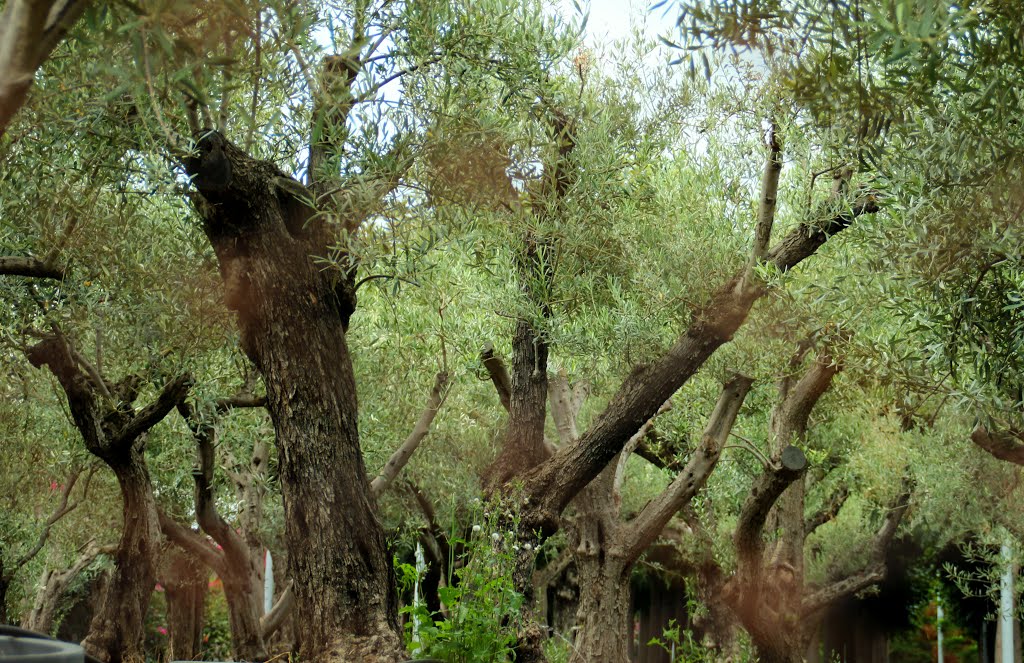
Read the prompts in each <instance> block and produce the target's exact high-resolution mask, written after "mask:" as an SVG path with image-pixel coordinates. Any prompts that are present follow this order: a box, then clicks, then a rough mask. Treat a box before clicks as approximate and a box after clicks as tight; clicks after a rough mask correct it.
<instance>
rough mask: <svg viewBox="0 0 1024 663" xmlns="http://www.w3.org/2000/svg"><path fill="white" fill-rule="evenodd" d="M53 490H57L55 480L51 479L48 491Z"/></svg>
mask: <svg viewBox="0 0 1024 663" xmlns="http://www.w3.org/2000/svg"><path fill="white" fill-rule="evenodd" d="M55 490H57V482H56V481H51V482H50V492H51V493H52V492H53V491H55Z"/></svg>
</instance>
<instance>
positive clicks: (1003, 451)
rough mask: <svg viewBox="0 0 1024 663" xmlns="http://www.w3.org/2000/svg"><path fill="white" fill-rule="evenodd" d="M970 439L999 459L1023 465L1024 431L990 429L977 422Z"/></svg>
mask: <svg viewBox="0 0 1024 663" xmlns="http://www.w3.org/2000/svg"><path fill="white" fill-rule="evenodd" d="M971 441H972V442H974V443H975V444H976V445H978V446H979V447H981V448H982V449H984V450H985V451H987V452H989V453H990V454H992V455H993V456H995V457H996V458H998V459H999V460H1005V461H1007V462H1009V463H1014V464H1016V465H1024V433H1021V432H1020V431H1017V430H1013V429H1008V430H1002V431H990V430H989V429H988V428H987V427H986V426H984V425H982V424H978V425H977V426H975V428H974V431H973V432H972V433H971Z"/></svg>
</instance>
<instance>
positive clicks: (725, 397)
mask: <svg viewBox="0 0 1024 663" xmlns="http://www.w3.org/2000/svg"><path fill="white" fill-rule="evenodd" d="M753 382H754V381H753V380H752V379H751V378H748V377H746V376H744V375H736V376H734V377H733V378H732V379H730V380H729V381H728V382H726V383H725V385H724V386H723V387H722V393H721V395H720V396H719V397H718V402H717V403H716V404H715V409H714V410H713V411H712V413H711V417H710V418H709V419H708V425H707V427H705V429H704V435H703V437H702V438H701V443H700V446H699V447H698V448H697V449H696V450H695V451H694V453H693V455H692V456H691V457H690V461H689V462H688V463H687V464H686V467H685V468H683V470H682V471H681V472H680V473H679V475H678V476H677V477H676V478H675V480H674V481H673V482H672V483H671V484H669V486H668V487H667V488H666V489H665V490H664V491H662V493H661V494H660V495H658V496H657V497H655V498H654V499H653V500H651V501H650V502H648V503H647V505H646V506H645V507H644V508H643V510H642V511H641V512H640V514H639V515H637V517H636V518H635V519H633V521H631V522H630V523H627V524H626V525H625V526H624V527H625V528H626V531H628V534H626V536H625V537H624V538H625V540H626V541H628V543H627V546H626V559H627V560H629V561H635V560H637V559H639V557H640V555H642V554H643V552H644V551H645V550H646V549H647V548H648V547H649V546H650V545H651V544H652V543H654V540H655V539H657V538H658V536H659V535H660V534H661V531H662V530H663V529H664V528H665V525H666V523H668V521H669V520H671V518H672V516H674V515H675V514H676V513H678V512H679V510H680V509H681V508H683V506H684V505H686V504H688V503H689V502H690V500H691V499H692V498H693V496H694V495H696V494H697V491H698V490H700V489H701V488H702V487H703V486H704V484H705V482H706V481H707V479H708V477H709V476H710V475H711V472H712V471H713V470H714V468H715V465H716V464H717V463H718V459H719V457H720V456H721V454H722V447H723V446H725V442H726V440H727V439H728V437H729V431H730V430H732V427H733V424H734V423H735V422H736V417H737V415H738V414H739V411H740V407H741V406H742V405H743V401H744V399H746V397H747V394H748V393H750V387H751V385H752V384H753Z"/></svg>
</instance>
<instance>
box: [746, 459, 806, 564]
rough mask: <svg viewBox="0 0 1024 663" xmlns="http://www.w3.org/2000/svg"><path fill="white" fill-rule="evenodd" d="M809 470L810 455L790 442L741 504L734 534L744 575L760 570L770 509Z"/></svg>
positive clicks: (755, 482)
mask: <svg viewBox="0 0 1024 663" xmlns="http://www.w3.org/2000/svg"><path fill="white" fill-rule="evenodd" d="M806 470H807V458H806V457H805V456H804V452H803V451H801V450H800V449H798V448H797V447H793V446H789V447H786V448H785V449H784V450H783V451H782V453H781V454H780V458H779V464H778V465H777V466H776V467H770V468H767V469H766V470H765V471H764V472H762V473H761V475H760V476H759V477H758V478H757V479H756V480H755V481H754V485H753V486H752V487H751V489H750V495H748V496H747V499H746V501H745V502H744V503H743V506H742V507H741V508H740V517H739V521H738V522H737V524H736V532H735V533H734V534H733V542H734V543H735V545H736V556H737V558H738V560H737V561H738V566H739V569H740V574H741V576H742V575H744V574H746V573H750V572H752V573H755V574H756V573H759V571H760V567H761V559H762V557H763V555H764V540H763V538H762V533H763V532H764V525H765V521H766V520H767V518H768V512H769V511H770V510H771V508H772V506H773V505H774V504H775V501H776V500H778V499H779V496H780V495H782V492H783V491H784V490H785V489H786V488H787V487H788V486H789V485H790V484H791V483H793V482H794V481H796V480H797V479H799V478H801V477H802V476H803V475H804V472H805V471H806Z"/></svg>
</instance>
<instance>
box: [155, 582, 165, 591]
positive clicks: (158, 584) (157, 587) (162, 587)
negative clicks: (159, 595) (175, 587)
mask: <svg viewBox="0 0 1024 663" xmlns="http://www.w3.org/2000/svg"><path fill="white" fill-rule="evenodd" d="M154 589H156V591H158V592H162V591H164V586H163V585H161V584H160V583H157V584H156V587H155V588H154Z"/></svg>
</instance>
